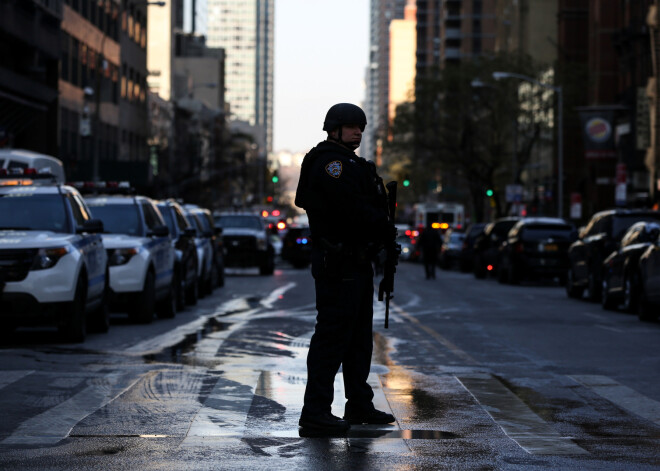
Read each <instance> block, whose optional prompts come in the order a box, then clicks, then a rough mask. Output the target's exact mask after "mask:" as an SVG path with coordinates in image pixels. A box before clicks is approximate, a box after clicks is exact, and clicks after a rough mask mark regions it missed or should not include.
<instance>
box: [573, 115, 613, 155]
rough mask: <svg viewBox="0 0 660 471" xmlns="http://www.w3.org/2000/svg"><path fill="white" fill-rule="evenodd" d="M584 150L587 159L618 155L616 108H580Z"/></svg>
mask: <svg viewBox="0 0 660 471" xmlns="http://www.w3.org/2000/svg"><path fill="white" fill-rule="evenodd" d="M579 113H580V122H581V123H582V137H583V140H584V152H585V158H587V159H611V158H615V157H616V150H615V148H614V129H613V126H612V123H613V122H614V110H607V109H605V110H601V109H598V110H596V109H582V110H580V112H579Z"/></svg>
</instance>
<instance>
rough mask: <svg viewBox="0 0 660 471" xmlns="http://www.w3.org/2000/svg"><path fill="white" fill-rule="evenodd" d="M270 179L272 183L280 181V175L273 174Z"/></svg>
mask: <svg viewBox="0 0 660 471" xmlns="http://www.w3.org/2000/svg"><path fill="white" fill-rule="evenodd" d="M272 181H273V183H277V182H279V181H280V177H278V176H277V175H273V178H272Z"/></svg>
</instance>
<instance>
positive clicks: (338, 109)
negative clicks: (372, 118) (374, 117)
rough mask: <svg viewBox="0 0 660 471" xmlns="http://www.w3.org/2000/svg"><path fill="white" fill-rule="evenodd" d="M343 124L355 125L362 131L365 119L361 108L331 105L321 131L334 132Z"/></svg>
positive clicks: (341, 104) (350, 105) (365, 122)
mask: <svg viewBox="0 0 660 471" xmlns="http://www.w3.org/2000/svg"><path fill="white" fill-rule="evenodd" d="M345 124H357V125H359V126H360V129H362V131H364V127H365V126H366V125H367V117H366V115H365V114H364V111H362V108H360V107H359V106H356V105H353V104H351V103H337V104H336V105H333V106H332V107H331V108H330V109H329V110H328V113H327V114H326V115H325V121H324V122H323V130H324V131H328V132H330V131H334V130H335V129H337V128H338V127H340V126H343V125H345Z"/></svg>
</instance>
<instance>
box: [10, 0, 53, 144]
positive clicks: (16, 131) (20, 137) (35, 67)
mask: <svg viewBox="0 0 660 471" xmlns="http://www.w3.org/2000/svg"><path fill="white" fill-rule="evenodd" d="M62 5H63V2H62V1H61V0H57V1H55V0H0V57H1V58H2V59H1V60H0V147H15V148H23V149H28V150H33V151H36V152H42V153H46V154H50V155H54V156H59V148H58V135H57V129H58V125H57V123H58V114H59V110H58V107H59V104H58V103H59V100H58V65H59V57H60V37H61V35H60V24H61V21H62V14H63V9H62Z"/></svg>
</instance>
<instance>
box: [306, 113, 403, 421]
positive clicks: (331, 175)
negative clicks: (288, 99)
mask: <svg viewBox="0 0 660 471" xmlns="http://www.w3.org/2000/svg"><path fill="white" fill-rule="evenodd" d="M366 124H367V119H366V116H365V114H364V112H363V111H362V109H360V107H358V106H356V105H353V104H350V103H339V104H336V105H334V106H332V107H331V108H330V109H329V110H328V113H327V115H326V118H325V122H324V123H323V130H324V131H327V133H328V138H327V140H325V141H322V142H320V143H319V144H318V145H317V146H316V147H314V148H313V149H312V150H311V151H309V153H308V154H307V155H306V156H305V158H304V160H303V163H302V168H301V172H300V180H299V181H298V190H297V193H296V200H295V203H296V206H298V207H300V208H303V209H305V210H306V211H307V215H308V218H309V226H310V231H311V236H312V275H313V277H314V280H315V286H316V309H317V312H318V314H317V317H316V327H315V330H314V335H313V336H312V340H311V343H310V347H309V352H308V355H307V385H306V389H305V402H304V406H303V410H302V414H301V416H300V421H299V425H300V426H301V427H303V428H306V429H310V430H318V431H321V432H331V433H332V432H345V431H347V430H348V429H349V428H350V424H362V423H369V424H386V423H391V422H394V416H392V415H391V414H389V413H386V412H382V411H379V410H377V409H376V408H375V407H374V405H373V403H372V399H373V396H374V394H373V391H372V389H371V386H369V384H368V383H367V377H368V376H369V369H370V365H371V353H372V349H373V343H372V342H373V339H372V335H373V332H372V327H373V326H372V323H373V276H374V274H373V269H372V265H371V261H372V258H373V256H374V255H375V254H376V253H377V251H378V250H379V248H380V247H382V244H383V242H384V241H386V240H391V239H393V238H394V237H395V236H396V229H395V228H394V224H393V223H392V222H391V221H390V220H389V218H388V215H387V210H386V207H385V205H383V204H382V201H383V200H382V197H383V195H384V191H385V190H384V188H383V184H382V180H381V179H380V178H379V177H378V175H377V173H376V167H375V165H374V164H373V162H368V161H367V160H365V159H363V158H360V157H358V156H357V155H355V153H354V152H353V151H355V149H357V148H358V147H359V145H360V142H361V140H362V132H363V131H364V128H365V126H366ZM340 365H341V366H342V370H343V376H344V386H345V392H346V400H347V402H346V407H345V413H344V418H343V419H342V418H339V417H336V416H334V415H332V413H331V404H332V401H333V391H334V386H333V385H334V379H335V376H336V374H337V372H338V371H339V367H340Z"/></svg>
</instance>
